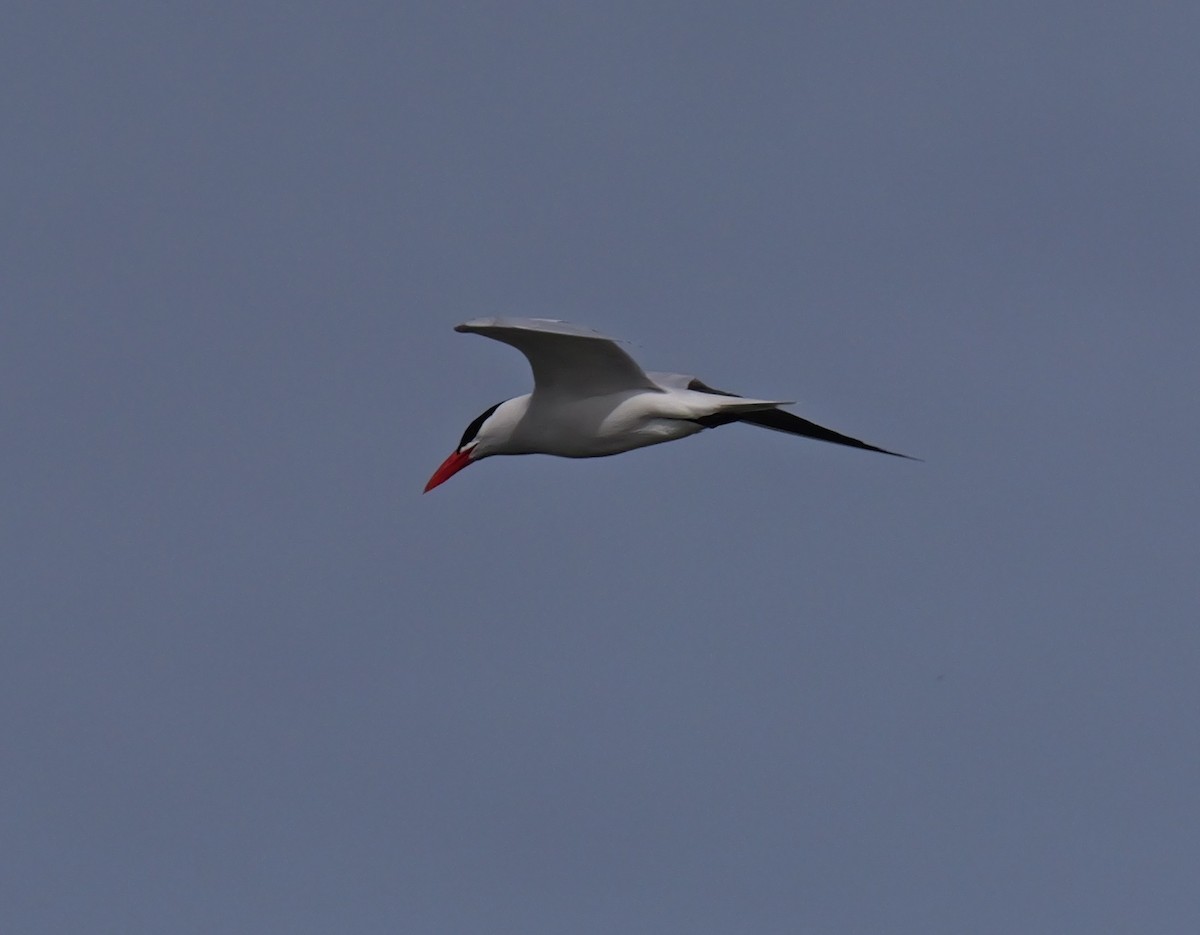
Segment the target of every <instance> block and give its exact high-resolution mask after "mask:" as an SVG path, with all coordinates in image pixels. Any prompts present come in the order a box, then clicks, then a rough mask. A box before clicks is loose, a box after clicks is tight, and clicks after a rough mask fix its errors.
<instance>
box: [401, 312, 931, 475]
mask: <svg viewBox="0 0 1200 935" xmlns="http://www.w3.org/2000/svg"><path fill="white" fill-rule="evenodd" d="M454 330H455V331H463V332H467V333H470V334H481V335H483V336H484V337H487V338H492V339H494V340H496V341H502V342H503V343H505V344H509V345H511V346H513V347H515V348H516V349H517V350H518V351H520V352H521V353H522V354H524V355H525V356H526V357H527V358H528V359H529V364H530V366H531V367H532V368H533V392H532V393H527V394H526V395H524V396H517V397H514V398H513V399H506V400H504V401H503V402H499V403H496V405H494V406H490V407H489V408H487V409H485V410H484V411H483V412H482V413H480V414H479V415H478V416H477V417H476V418H475V419H474V420H472V422H471V424H470V425H468V426H467V430H466V431H465V432H463V436H462V439H461V440H460V441H459V443H458V447H457V448H455V449H454V452H453V453H452V454H451V455H450V457H448V458H447V459H446V460H445V461H443V462H442V464H441V466H440V467H439V468H438V469H437V470H436V471H434V472H433V476H432V477H431V478H429V483H428V484H426V485H425V492H426V493H428V492H429V491H430V490H433V488H434V487H437V486H438V485H439V484H442V483H444V482H445V481H447V480H449V479H450V478H451V477H453V476H454V475H455V474H457V473H458V472H459V471H461V470H462V469H463V468H465V467H467V466H468V465H470V464H474V463H475V462H477V461H482V460H483V459H484V458H490V457H491V456H492V455H527V454H548V455H558V456H559V457H563V458H599V457H603V456H605V455H615V454H620V453H621V452H623V451H631V450H633V449H634V448H644V447H645V446H646V445H657V444H659V443H660V442H669V441H674V440H675V439H677V438H686V437H687V436H689V435H695V434H696V433H697V432H701V431H703V430H704V429H711V428H715V427H717V426H718V425H728V424H729V423H730V422H745V423H748V424H749V425H758V426H761V427H763V428H766V429H774V430H775V431H777V432H787V433H789V434H791V435H803V436H805V437H807V438H816V439H820V440H821V441H826V442H834V443H835V444H838V445H849V446H850V447H851V448H862V449H864V450H865V451H878V452H879V453H880V454H885V455H893V456H895V457H897V458H908V457H909V456H908V455H902V454H900V453H899V452H895V451H887V450H886V449H884V448H876V447H875V446H874V445H868V444H867V443H866V442H864V441H859V440H858V439H857V438H851V437H849V436H848V435H842V434H841V433H839V432H835V431H833V430H832V429H827V428H823V427H822V426H819V425H817V424H816V423H814V422H809V421H808V420H807V419H802V418H800V417H799V416H798V415H795V414H794V413H791V412H787V411H786V410H783V409H780V408H779V407H780V406H786V405H790V401H788V400H766V399H747V398H746V397H744V396H738V395H737V394H735V393H727V392H725V391H724V390H716V389H713V388H712V387H711V386H706V385H705V384H704V383H702V382H700V380H698V379H696V378H695V377H692V376H687V375H685V374H680V373H653V372H651V373H647V372H646V371H644V370H642V368H641V367H639V366H638V365H637V363H635V362H634V360H633V358H632V357H630V356H629V355H628V354H627V353H625V351H624V350H623V349H622V348H621V347H620V346H619V345H618V344H617V343H616V341H614V340H613V339H612V338H608V337H605V336H604V335H602V334H598V333H597V332H595V331H591V330H589V329H587V328H580V327H577V326H575V325H571V324H568V323H567V322H564V321H553V320H550V319H546V318H477V319H474V320H473V321H468V322H465V323H464V324H461V325H458V326H457V327H455V329H454ZM910 460H917V459H915V458H912V459H910Z"/></svg>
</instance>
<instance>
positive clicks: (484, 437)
mask: <svg viewBox="0 0 1200 935" xmlns="http://www.w3.org/2000/svg"><path fill="white" fill-rule="evenodd" d="M525 400H527V397H518V398H517V399H506V400H504V401H502V402H498V403H496V405H494V406H490V407H489V408H487V409H485V410H484V411H483V412H481V413H480V414H479V415H478V416H476V417H475V418H474V419H472V420H471V424H470V425H468V426H467V429H466V431H465V432H463V435H462V439H461V440H460V441H459V443H458V447H457V448H455V449H454V452H453V453H452V454H451V455H450V457H448V458H447V459H446V460H445V461H443V462H442V464H441V466H440V467H439V468H438V469H437V470H436V471H434V472H433V477H431V478H429V483H428V484H426V485H425V493H429V491H431V490H433V488H434V487H436V486H438V485H439V484H443V483H445V482H446V481H448V480H449V479H450V478H451V477H453V476H454V475H455V474H457V473H458V472H459V471H461V470H462V469H463V468H465V467H466V466H467V465H469V464H474V463H475V462H476V461H481V460H483V459H484V458H487V457H490V456H491V455H502V454H510V453H513V452H510V451H509V444H508V443H509V441H510V439H511V438H512V435H513V430H514V429H515V428H516V425H517V423H518V422H519V421H520V419H521V415H522V414H523V413H524V411H525V406H524V405H510V403H511V404H518V403H522V402H524V401H525Z"/></svg>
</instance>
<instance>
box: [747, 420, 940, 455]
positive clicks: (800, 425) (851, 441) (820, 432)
mask: <svg viewBox="0 0 1200 935" xmlns="http://www.w3.org/2000/svg"><path fill="white" fill-rule="evenodd" d="M733 418H734V421H737V422H748V423H749V424H751V425H757V426H761V427H762V428H764V429H773V430H774V431H776V432H787V433H788V434H789V435H802V436H804V437H805V438H815V439H817V440H818V441H823V442H831V443H832V444H835V445H846V446H847V447H849V448H860V449H862V450H863V451H875V452H878V453H879V454H881V455H891V456H892V457H893V458H904V460H906V461H921V460H922V459H921V458H914V457H913V456H912V455H902V454H900V452H898V451H888V450H887V449H886V448H880V447H878V446H877V445H869V444H867V443H866V442H864V441H862V440H861V439H858V438H851V437H850V436H849V435H843V434H842V433H841V432H835V431H834V430H833V429H827V428H825V427H824V426H823V425H817V423H815V422H809V421H808V419H802V418H800V416H798V415H796V414H795V413H794V412H787V411H786V410H783V409H764V410H762V411H760V412H743V413H738V414H737V415H736V416H734V417H733Z"/></svg>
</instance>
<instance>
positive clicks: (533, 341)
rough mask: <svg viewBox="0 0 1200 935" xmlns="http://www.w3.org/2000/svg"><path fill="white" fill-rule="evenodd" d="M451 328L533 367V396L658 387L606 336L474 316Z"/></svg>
mask: <svg viewBox="0 0 1200 935" xmlns="http://www.w3.org/2000/svg"><path fill="white" fill-rule="evenodd" d="M454 330H455V331H464V332H469V333H471V334H481V335H483V336H484V337H486V338H493V339H495V340H497V341H502V342H504V343H505V344H509V345H511V346H512V347H515V348H516V349H517V350H518V351H520V352H521V353H522V354H524V355H525V356H526V357H527V358H528V359H529V366H530V367H531V368H533V391H534V394H535V395H537V396H547V395H555V396H573V397H588V396H607V395H608V394H610V393H620V392H624V391H627V390H657V389H659V387H658V386H657V385H655V383H654V382H653V381H652V380H651V379H650V378H649V377H648V376H646V374H645V372H644V371H643V370H642V368H641V367H639V366H638V365H637V363H636V362H635V361H634V359H633V358H632V357H630V356H629V355H628V354H626V353H625V351H624V350H622V349H621V348H620V347H619V346H618V345H617V343H616V342H615V341H614V340H613V339H612V338H608V337H605V336H604V335H602V334H599V333H597V332H595V331H591V330H589V329H587V328H580V327H577V326H576V325H571V324H567V322H565V321H553V320H551V319H548V318H476V319H474V320H473V321H468V322H464V323H463V324H461V325H458V326H457V327H456V328H455V329H454Z"/></svg>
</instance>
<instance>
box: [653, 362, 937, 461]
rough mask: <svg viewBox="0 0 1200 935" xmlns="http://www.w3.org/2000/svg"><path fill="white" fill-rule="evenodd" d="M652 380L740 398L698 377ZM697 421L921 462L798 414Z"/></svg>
mask: <svg viewBox="0 0 1200 935" xmlns="http://www.w3.org/2000/svg"><path fill="white" fill-rule="evenodd" d="M651 376H652V377H653V378H654V379H655V381H657V383H658V385H659V386H663V387H668V388H672V389H687V390H696V391H697V392H700V393H711V394H713V395H714V396H726V397H727V396H732V397H735V398H740V397H738V394H737V393H730V392H728V391H726V390H718V389H714V388H713V387H711V386H708V385H706V384H705V383H702V382H701V381H700V380H698V379H697V378H696V377H693V376H688V375H685V374H681V373H652V374H651ZM696 421H698V422H700V423H701V424H702V425H705V426H707V427H708V428H715V427H716V426H718V425H728V424H729V423H730V422H745V423H747V424H749V425H757V426H761V427H762V428H764V429H772V430H773V431H776V432H787V433H788V434H789V435H802V436H804V437H805V438H815V439H818V440H819V441H823V442H832V443H833V444H835V445H846V446H848V447H850V448H861V449H862V450H863V451H878V452H879V453H880V454H884V455H893V456H895V457H897V458H907V459H908V460H909V461H920V460H921V459H920V458H914V457H912V455H902V454H900V452H898V451H888V450H887V449H886V448H878V447H876V446H875V445H869V444H867V443H866V442H864V441H861V440H860V439H857V438H851V437H850V436H849V435H843V434H842V433H841V432H835V431H834V430H833V429H827V428H825V426H823V425H817V423H815V422H809V421H808V419H802V418H801V417H800V416H798V415H796V414H795V413H792V412H788V411H787V410H785V409H777V408H760V409H757V410H755V411H752V412H738V411H736V410H732V409H729V410H725V411H723V412H717V413H715V414H714V415H711V416H705V417H704V418H702V419H697V420H696Z"/></svg>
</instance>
